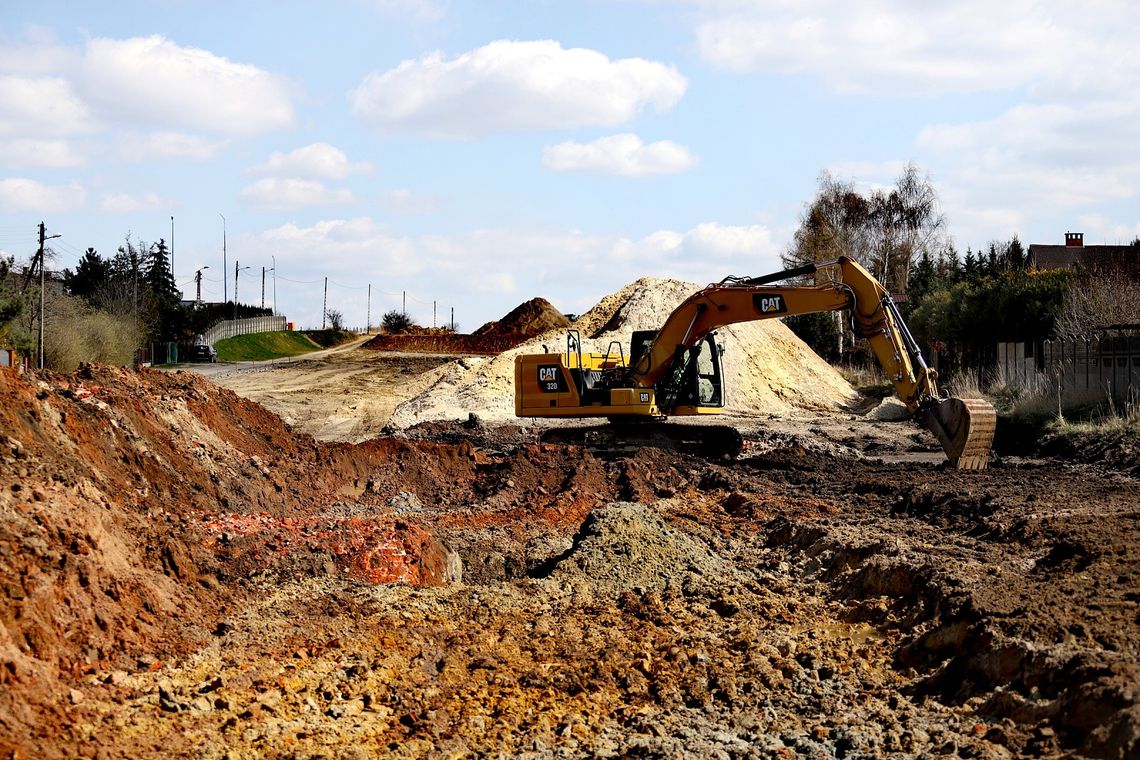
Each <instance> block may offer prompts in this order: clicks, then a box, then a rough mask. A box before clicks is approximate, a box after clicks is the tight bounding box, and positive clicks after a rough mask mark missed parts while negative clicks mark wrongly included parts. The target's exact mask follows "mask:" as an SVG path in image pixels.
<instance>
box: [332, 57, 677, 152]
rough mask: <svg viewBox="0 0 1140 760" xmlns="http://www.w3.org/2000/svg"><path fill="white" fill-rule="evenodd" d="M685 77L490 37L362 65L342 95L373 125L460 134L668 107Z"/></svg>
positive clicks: (574, 123) (622, 118)
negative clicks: (462, 47)
mask: <svg viewBox="0 0 1140 760" xmlns="http://www.w3.org/2000/svg"><path fill="white" fill-rule="evenodd" d="M686 87H687V81H686V79H685V77H683V76H682V75H681V74H680V73H678V72H677V70H676V69H675V68H673V67H671V66H666V65H665V64H662V63H657V62H655V61H647V60H645V59H641V58H623V59H619V60H610V59H609V58H608V57H606V56H605V55H603V54H602V53H599V52H597V51H595V50H587V49H583V48H571V49H564V48H563V47H562V46H561V45H560V44H559V43H557V42H555V41H552V40H540V41H531V42H517V41H510V40H499V41H496V42H492V43H490V44H488V45H485V46H484V47H481V48H478V49H476V50H472V51H470V52H467V53H463V54H462V55H459V56H457V57H455V58H453V59H450V60H445V59H444V57H443V55H442V54H440V53H434V54H431V55H427V56H424V57H422V58H419V59H416V60H406V61H404V62H403V63H401V64H400V65H399V66H397V67H396V68H393V69H389V70H388V71H385V72H383V73H372V74H370V75H369V76H368V77H366V78H365V80H364V81H363V82H362V83H361V84H360V86H359V87H357V88H356V89H355V90H353V91H352V92H350V93H349V101H350V103H351V105H352V111H353V113H354V114H355V115H356V116H358V117H359V118H361V119H362V120H364V121H366V122H368V123H369V124H371V125H373V126H374V127H376V128H378V129H380V130H382V131H387V132H415V133H422V134H428V135H433V136H442V137H460V138H463V137H477V136H480V135H486V134H491V133H496V132H516V131H532V130H549V129H573V128H576V127H585V126H604V127H612V126H617V125H619V124H623V123H625V122H628V121H629V120H631V119H632V118H634V117H635V116H636V115H637V114H638V113H640V112H642V111H643V110H645V109H646V108H650V107H652V108H654V109H656V110H658V111H668V110H669V109H671V108H672V107H673V106H674V105H676V104H677V102H678V101H679V100H680V99H681V96H682V95H683V94H684V92H685V89H686Z"/></svg>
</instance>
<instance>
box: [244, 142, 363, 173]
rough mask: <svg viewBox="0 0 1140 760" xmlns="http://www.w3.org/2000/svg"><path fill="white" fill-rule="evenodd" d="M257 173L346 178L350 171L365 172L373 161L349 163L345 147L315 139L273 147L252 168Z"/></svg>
mask: <svg viewBox="0 0 1140 760" xmlns="http://www.w3.org/2000/svg"><path fill="white" fill-rule="evenodd" d="M253 171H254V172H255V173H257V174H271V175H274V176H278V177H282V176H286V177H303V178H306V179H345V178H346V177H348V176H350V175H353V174H367V173H369V172H371V171H372V165H371V164H369V163H367V162H363V161H362V162H358V163H352V162H350V161H349V160H348V156H347V155H345V153H344V151H343V150H341V149H340V148H337V147H335V146H333V145H329V144H328V143H324V142H318V143H313V144H312V145H306V146H304V147H303V148H297V149H296V150H293V151H290V152H289V153H282V152H280V151H274V152H273V153H272V154H270V156H269V159H268V160H267V161H266V162H265V163H264V164H262V165H260V166H258V167H256V168H255V169H254V170H253Z"/></svg>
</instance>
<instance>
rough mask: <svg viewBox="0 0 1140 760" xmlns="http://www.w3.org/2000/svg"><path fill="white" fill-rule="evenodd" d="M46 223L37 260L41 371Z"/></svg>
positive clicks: (42, 231) (42, 364)
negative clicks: (38, 267)
mask: <svg viewBox="0 0 1140 760" xmlns="http://www.w3.org/2000/svg"><path fill="white" fill-rule="evenodd" d="M44 240H46V238H45V237H44V223H43V222H40V249H39V252H38V253H37V254H36V259H37V260H38V261H39V262H40V344H39V347H38V348H39V355H40V369H43V368H44Z"/></svg>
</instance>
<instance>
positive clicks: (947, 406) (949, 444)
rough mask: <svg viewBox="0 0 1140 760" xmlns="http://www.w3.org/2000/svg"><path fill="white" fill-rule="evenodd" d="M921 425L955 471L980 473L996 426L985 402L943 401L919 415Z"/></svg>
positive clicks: (994, 417) (995, 419)
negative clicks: (934, 439)
mask: <svg viewBox="0 0 1140 760" xmlns="http://www.w3.org/2000/svg"><path fill="white" fill-rule="evenodd" d="M920 421H921V422H922V424H923V426H924V427H925V428H926V429H927V430H929V431H930V432H932V433H934V437H935V438H937V439H938V442H939V443H941V444H942V450H943V451H945V452H946V457H947V458H948V459H949V460H950V464H952V465H953V466H954V467H956V468H958V469H959V470H984V469H986V465H987V464H988V463H989V459H990V447H991V446H992V445H993V441H994V429H995V428H996V427H997V413H996V412H995V411H994V408H993V406H991V405H990V403H989V402H988V401H983V400H982V399H977V398H947V399H942V400H941V401H938V402H937V403H935V404H933V405H932V406H929V407H927V408H926V409H924V410H923V411H922V412H920Z"/></svg>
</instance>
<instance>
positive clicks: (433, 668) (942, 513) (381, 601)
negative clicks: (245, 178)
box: [0, 351, 1140, 759]
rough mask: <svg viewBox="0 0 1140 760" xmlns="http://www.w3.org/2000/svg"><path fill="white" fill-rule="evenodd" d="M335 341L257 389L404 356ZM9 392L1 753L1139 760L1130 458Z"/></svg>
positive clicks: (169, 386) (808, 428) (117, 389)
mask: <svg viewBox="0 0 1140 760" xmlns="http://www.w3.org/2000/svg"><path fill="white" fill-rule="evenodd" d="M340 353H342V354H343V355H344V356H345V360H344V361H343V364H344V366H345V370H344V371H336V367H338V366H340V364H341V361H340V360H339V359H331V360H328V361H323V363H322V364H318V365H316V366H314V367H312V368H311V370H312V375H313V376H314V377H316V378H317V380H316V381H315V382H314V383H313V385H312V387H311V389H310V390H308V391H303V390H302V388H303V387H304V386H305V381H304V376H305V375H306V374H309V373H308V371H300V372H295V373H293V374H289V373H291V372H293V370H291V369H289V368H288V367H287V366H283V367H282V369H281V370H277V369H271V370H264V371H252V372H246V371H242V372H239V373H235V375H234V376H235V377H242V376H245V375H248V376H249V377H248V379H249V382H251V383H253V385H251V386H250V388H251V389H253V388H255V387H257V386H256V382H257V381H258V380H259V376H268V377H266V378H261V379H267V380H269V379H272V378H273V377H274V373H276V372H280V373H281V374H278V375H276V379H273V380H272V381H271V382H265V383H263V384H262V385H261V386H260V389H259V390H256V391H254V390H251V391H250V393H251V394H252V393H254V392H257V393H266V394H267V397H268V396H272V394H274V393H278V394H279V396H278V397H276V398H277V400H276V402H275V403H280V404H282V405H283V407H282V408H286V407H288V408H298V407H302V408H303V407H305V406H306V405H305V404H303V403H300V401H301V400H303V398H302V397H303V396H304V395H306V394H307V395H308V396H310V397H311V398H312V399H317V398H318V397H320V398H321V400H320V401H319V404H321V405H324V404H328V405H329V408H334V409H335V408H339V407H336V406H335V405H336V402H337V399H336V398H335V397H336V395H337V394H338V393H339V394H341V395H342V396H343V395H345V394H344V391H345V389H348V388H351V387H352V386H351V382H353V381H352V380H351V378H352V377H356V378H358V379H359V378H361V377H363V378H368V377H372V376H374V375H375V374H377V373H379V372H381V370H378V369H376V368H375V367H371V366H370V367H366V368H361V367H358V366H353V364H354V362H353V361H349V357H351V356H352V352H351V351H346V352H340ZM332 356H334V357H335V356H337V354H336V353H334V354H332ZM362 361H363V360H360V359H358V360H355V363H357V364H359V363H361V362H362ZM377 361H379V362H380V363H383V362H382V360H377ZM402 362H403V360H402V359H401V360H400V361H397V362H395V365H396V367H398V368H399V369H396V368H393V367H388V368H386V369H384V370H382V371H384V372H388V373H390V374H389V377H394V378H401V377H407V374H401V373H403V372H405V370H406V367H407V365H406V364H402ZM287 364H288V363H287ZM259 369H260V368H259ZM345 377H347V378H349V379H348V380H346V379H344V378H345ZM389 382H391V381H389ZM388 387H389V386H388V385H385V384H384V383H380V382H378V383H377V385H376V389H377V391H378V392H380V393H381V394H383V392H384V389H385V388H388ZM282 388H287V389H289V391H288V392H287V393H285V392H281V389H282ZM397 393H398V391H397ZM0 395H2V399H0V400H2V401H3V402H4V403H3V404H0V415H2V416H0V422H3V424H4V425H5V429H6V430H8V431H9V437H10V439H11V440H15V441H17V443H18V445H17V444H16V443H11V442H9V444H8V448H7V450H5V451H4V452H3V458H2V460H0V461H2V463H3V464H2V469H0V477H2V478H3V479H4V480H3V483H0V485H2V486H3V488H2V489H0V513H2V514H3V515H4V516H5V518H6V519H5V521H4V522H2V523H0V589H2V590H3V593H4V594H5V596H4V599H5V607H4V613H5V614H4V617H3V629H2V631H0V632H2V633H3V634H4V637H3V639H0V665H3V667H0V708H2V709H0V749H3V750H7V751H8V752H9V753H10V754H13V755H14V756H19V757H39V756H47V757H56V756H59V757H73V756H90V757H96V756H101V757H140V756H145V757H208V758H213V757H231V758H236V757H261V756H285V757H304V758H310V757H329V758H338V757H345V758H350V757H370V756H395V757H467V756H491V757H542V758H546V757H596V756H598V757H627V756H641V757H687V756H692V757H730V758H736V757H740V758H745V757H809V758H830V757H881V756H887V757H929V756H959V757H1008V756H1032V757H1040V756H1044V757H1057V756H1073V755H1075V756H1083V757H1107V758H1122V759H1123V758H1129V757H1135V756H1136V755H1137V752H1138V751H1140V694H1138V690H1137V687H1136V685H1137V683H1140V649H1138V644H1137V642H1140V596H1138V595H1137V590H1138V589H1140V497H1138V496H1137V488H1136V486H1137V478H1136V473H1138V472H1140V469H1138V468H1136V465H1137V464H1138V462H1136V461H1132V463H1131V467H1130V469H1128V470H1127V472H1126V471H1124V470H1123V469H1121V468H1115V469H1113V468H1107V467H1104V466H1101V465H1097V464H1081V463H1077V462H1076V461H1074V460H1073V459H1072V458H1067V459H1046V460H1042V461H1041V462H1039V463H1030V464H1020V463H1014V462H1009V461H999V462H997V463H995V465H994V466H993V467H991V469H989V470H987V471H984V472H971V473H961V472H957V471H953V470H948V469H946V468H945V467H943V466H941V465H940V464H939V463H936V462H934V461H913V460H922V459H923V458H926V459H927V460H929V459H930V458H931V457H930V455H931V454H932V453H933V452H934V451H935V450H936V449H935V448H934V445H933V442H932V441H931V440H929V438H928V437H926V436H925V434H923V433H921V432H920V431H918V430H917V428H914V427H912V426H910V425H908V424H907V423H887V422H871V421H867V420H865V419H863V418H859V417H857V416H855V415H832V416H830V417H821V416H816V417H814V418H808V417H803V418H795V419H793V418H783V419H775V418H771V419H769V418H764V419H759V418H757V419H750V420H737V421H736V422H738V424H740V425H741V426H742V427H744V428H745V430H746V433H747V435H746V438H747V443H748V445H747V446H746V449H745V452H744V454H743V455H742V456H741V457H740V458H739V459H735V460H730V461H728V460H708V459H705V458H701V457H696V456H691V455H686V454H681V453H677V452H671V451H664V450H659V449H654V448H648V447H647V448H643V449H641V450H640V451H636V452H624V453H611V452H604V451H596V452H595V451H591V450H588V449H583V448H581V447H578V446H570V445H556V444H549V443H539V442H537V441H536V431H535V430H534V429H533V428H530V427H514V426H505V427H502V426H501V427H490V426H479V425H475V426H470V427H465V426H463V425H460V424H429V425H424V426H422V427H420V428H418V429H412V430H409V431H408V432H407V433H406V434H405V435H401V436H396V437H382V438H379V439H375V440H369V441H366V442H363V443H360V444H357V445H349V444H345V443H337V442H321V441H314V440H313V439H311V438H309V437H308V436H307V435H305V434H304V433H300V432H297V431H294V430H289V429H287V428H286V427H284V426H283V425H282V424H281V422H280V420H279V419H277V418H276V417H274V416H273V415H270V414H267V413H266V412H265V411H264V410H262V409H261V408H260V407H257V406H256V405H253V404H250V403H248V402H245V401H243V400H241V399H240V398H238V397H236V396H234V395H233V394H231V393H228V392H226V391H223V390H220V389H218V388H217V387H215V386H212V385H210V384H209V383H207V382H205V381H203V380H202V379H201V378H198V377H197V376H192V375H188V374H187V373H169V374H164V373H154V372H143V373H127V372H118V371H113V370H88V371H87V372H86V373H85V374H83V373H81V374H79V375H76V376H71V377H63V378H46V379H45V380H44V382H43V383H42V384H37V383H34V382H25V381H16V380H10V379H7V378H4V377H3V376H0ZM325 396H328V398H327V399H325V398H324V397H325ZM342 403H344V402H343V401H342ZM310 405H311V404H310ZM377 419H378V418H377ZM314 422H315V419H313V418H310V420H309V422H307V423H304V424H312V423H314ZM373 424H375V423H373ZM326 430H328V429H327V428H326ZM334 432H335V431H334ZM1130 435H1131V434H1130ZM1136 437H1137V436H1135V435H1131V437H1128V438H1126V439H1123V444H1122V445H1118V446H1116V447H1115V449H1116V450H1118V451H1120V450H1123V451H1128V450H1129V449H1128V446H1132V447H1133V448H1132V449H1131V451H1132V452H1133V455H1134V454H1135V451H1136V448H1135V445H1134V444H1135V440H1136ZM1129 472H1131V473H1132V474H1128V473H1129ZM16 486H18V487H16ZM385 563H389V564H387V565H386V564H385ZM386 568H396V569H404V570H409V571H420V572H419V574H418V575H416V574H415V573H413V575H415V577H416V578H418V579H419V580H417V581H416V582H426V581H425V579H429V578H430V579H431V582H432V583H441V584H442V585H435V586H413V585H407V584H395V585H375V584H372V583H368V582H365V579H367V578H369V577H372V576H373V575H375V573H377V572H379V571H381V570H384V569H386ZM429 571H430V572H429Z"/></svg>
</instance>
